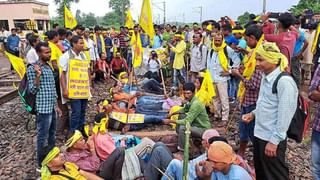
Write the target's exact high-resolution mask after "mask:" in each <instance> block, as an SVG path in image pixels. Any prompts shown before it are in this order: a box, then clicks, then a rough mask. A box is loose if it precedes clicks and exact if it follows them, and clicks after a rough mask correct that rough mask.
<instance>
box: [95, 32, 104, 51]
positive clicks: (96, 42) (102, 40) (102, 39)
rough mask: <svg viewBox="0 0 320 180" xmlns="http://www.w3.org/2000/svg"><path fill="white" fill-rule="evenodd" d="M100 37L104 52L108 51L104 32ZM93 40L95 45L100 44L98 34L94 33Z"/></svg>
mask: <svg viewBox="0 0 320 180" xmlns="http://www.w3.org/2000/svg"><path fill="white" fill-rule="evenodd" d="M99 39H100V42H101V48H102V52H103V53H106V44H105V43H104V38H103V36H102V34H100V35H99ZM93 41H94V43H95V45H96V46H98V41H97V35H96V34H94V35H93Z"/></svg>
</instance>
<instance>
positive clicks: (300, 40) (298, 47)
mask: <svg viewBox="0 0 320 180" xmlns="http://www.w3.org/2000/svg"><path fill="white" fill-rule="evenodd" d="M299 32H300V35H299V38H298V39H297V41H296V45H295V46H294V50H293V57H294V56H297V55H298V54H299V53H300V51H301V49H302V45H303V44H304V41H305V40H306V38H305V36H304V32H303V31H299Z"/></svg>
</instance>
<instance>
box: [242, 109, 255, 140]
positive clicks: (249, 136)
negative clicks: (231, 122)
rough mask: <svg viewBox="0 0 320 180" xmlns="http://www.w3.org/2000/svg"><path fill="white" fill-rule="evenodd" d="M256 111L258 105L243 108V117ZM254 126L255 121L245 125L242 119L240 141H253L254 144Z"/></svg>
mask: <svg viewBox="0 0 320 180" xmlns="http://www.w3.org/2000/svg"><path fill="white" fill-rule="evenodd" d="M255 109H256V105H255V104H253V105H250V106H243V107H242V109H241V117H242V115H244V114H248V113H250V112H252V111H253V110H255ZM254 125H255V120H252V121H251V122H250V123H248V124H247V123H245V122H243V121H242V119H240V121H239V131H240V141H249V140H250V141H251V142H253V139H254V134H253V132H254Z"/></svg>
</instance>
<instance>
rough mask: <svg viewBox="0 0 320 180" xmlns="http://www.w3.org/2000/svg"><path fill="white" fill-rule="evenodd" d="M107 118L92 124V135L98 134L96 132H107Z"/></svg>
mask: <svg viewBox="0 0 320 180" xmlns="http://www.w3.org/2000/svg"><path fill="white" fill-rule="evenodd" d="M108 121H109V119H108V117H107V118H102V119H101V121H100V123H98V122H94V126H93V129H92V131H93V133H94V134H98V132H100V133H102V134H105V133H106V132H107V129H106V128H107V124H108Z"/></svg>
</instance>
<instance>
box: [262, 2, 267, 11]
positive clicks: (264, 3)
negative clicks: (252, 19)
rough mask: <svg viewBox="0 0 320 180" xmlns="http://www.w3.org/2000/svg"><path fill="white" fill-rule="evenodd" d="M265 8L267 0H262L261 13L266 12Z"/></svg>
mask: <svg viewBox="0 0 320 180" xmlns="http://www.w3.org/2000/svg"><path fill="white" fill-rule="evenodd" d="M266 9H267V0H263V9H262V12H263V14H265V13H266V11H267V10H266Z"/></svg>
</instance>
